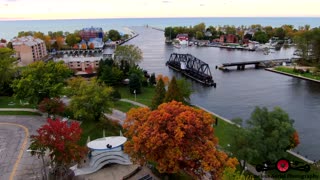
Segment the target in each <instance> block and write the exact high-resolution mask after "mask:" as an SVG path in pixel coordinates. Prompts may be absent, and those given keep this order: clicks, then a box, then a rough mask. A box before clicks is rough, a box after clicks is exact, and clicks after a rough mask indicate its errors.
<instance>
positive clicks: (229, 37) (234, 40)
mask: <svg viewBox="0 0 320 180" xmlns="http://www.w3.org/2000/svg"><path fill="white" fill-rule="evenodd" d="M226 42H227V43H238V42H239V40H238V37H237V36H236V35H234V34H228V35H227V41H226Z"/></svg>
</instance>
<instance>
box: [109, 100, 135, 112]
mask: <svg viewBox="0 0 320 180" xmlns="http://www.w3.org/2000/svg"><path fill="white" fill-rule="evenodd" d="M138 107H139V106H136V105H133V104H131V103H128V102H123V101H117V102H115V103H114V108H115V109H118V110H120V111H122V112H128V111H129V110H130V109H131V108H138Z"/></svg>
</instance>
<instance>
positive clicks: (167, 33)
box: [164, 27, 176, 39]
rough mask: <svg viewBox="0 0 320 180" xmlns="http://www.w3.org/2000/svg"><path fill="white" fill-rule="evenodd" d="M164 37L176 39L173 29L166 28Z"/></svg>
mask: <svg viewBox="0 0 320 180" xmlns="http://www.w3.org/2000/svg"><path fill="white" fill-rule="evenodd" d="M164 36H165V37H166V38H168V39H174V38H176V36H174V34H173V28H172V27H166V28H165V29H164Z"/></svg>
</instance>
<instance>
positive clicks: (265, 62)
mask: <svg viewBox="0 0 320 180" xmlns="http://www.w3.org/2000/svg"><path fill="white" fill-rule="evenodd" d="M295 60H298V59H294V58H291V59H289V58H286V59H270V60H259V61H242V62H233V63H223V64H222V66H220V67H219V69H220V70H226V67H233V66H236V67H237V70H244V69H245V66H246V65H254V66H255V68H256V69H258V68H260V67H264V68H265V67H273V66H277V65H281V64H282V63H284V62H285V63H292V62H294V61H295Z"/></svg>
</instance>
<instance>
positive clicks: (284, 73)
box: [264, 68, 320, 83]
mask: <svg viewBox="0 0 320 180" xmlns="http://www.w3.org/2000/svg"><path fill="white" fill-rule="evenodd" d="M264 70H266V71H270V72H274V73H278V74H282V75H286V76H291V77H294V78H299V79H303V80H307V81H311V82H315V83H320V81H319V80H315V79H311V78H307V77H303V76H297V75H294V74H290V73H286V72H281V71H278V70H275V69H274V68H265V69H264Z"/></svg>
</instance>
